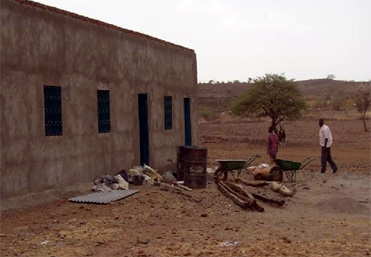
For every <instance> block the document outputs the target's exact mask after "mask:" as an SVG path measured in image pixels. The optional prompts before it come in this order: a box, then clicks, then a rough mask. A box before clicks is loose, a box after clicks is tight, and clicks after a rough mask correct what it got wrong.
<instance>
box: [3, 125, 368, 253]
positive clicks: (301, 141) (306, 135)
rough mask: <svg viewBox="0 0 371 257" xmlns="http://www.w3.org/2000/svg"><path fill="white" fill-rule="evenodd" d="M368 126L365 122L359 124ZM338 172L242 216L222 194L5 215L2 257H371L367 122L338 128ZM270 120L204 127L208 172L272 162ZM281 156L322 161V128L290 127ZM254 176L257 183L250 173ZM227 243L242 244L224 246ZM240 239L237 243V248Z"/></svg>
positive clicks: (145, 195) (159, 196)
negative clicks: (236, 163)
mask: <svg viewBox="0 0 371 257" xmlns="http://www.w3.org/2000/svg"><path fill="white" fill-rule="evenodd" d="M357 122H358V123H359V124H358V123H357ZM328 124H329V125H330V128H331V129H332V131H333V134H334V138H335V143H334V146H333V157H334V159H335V161H336V162H337V163H338V166H339V173H338V174H335V175H334V174H332V173H331V171H330V170H328V172H327V173H326V174H320V173H319V162H318V161H316V162H315V163H313V164H312V165H311V166H310V168H308V169H305V170H304V171H300V173H299V174H298V178H297V184H296V188H297V194H296V195H295V196H294V197H292V198H290V199H288V201H287V204H285V205H284V206H283V207H279V208H278V207H274V206H270V205H267V204H264V203H262V206H263V207H264V208H265V212H263V213H260V212H257V211H251V210H243V209H241V208H240V207H238V206H236V205H235V204H234V203H232V202H231V201H230V200H229V199H227V198H225V197H224V196H223V195H221V194H220V193H219V191H218V190H217V189H216V186H215V184H214V182H213V181H212V179H211V178H210V179H209V181H208V186H207V189H202V190H194V191H192V192H191V194H192V195H193V196H194V197H195V198H197V199H201V200H202V201H201V202H200V203H197V202H194V201H192V200H190V199H188V198H187V197H184V196H181V195H177V194H174V193H171V192H167V191H161V190H159V189H158V188H156V187H151V186H142V187H139V189H140V190H141V192H140V193H138V194H136V195H134V196H132V197H129V198H127V199H125V200H122V201H117V202H114V203H113V204H110V205H105V206H102V205H86V204H76V203H69V202H67V201H66V200H59V201H56V202H54V203H51V204H47V205H44V206H40V207H37V208H33V209H29V210H25V211H13V212H9V213H6V214H4V215H3V216H2V218H1V237H0V240H1V241H0V242H1V256H367V255H370V254H371V224H370V217H371V214H370V207H371V196H370V194H371V187H370V170H371V161H370V142H371V141H370V133H364V132H362V128H361V124H360V121H329V122H328ZM267 126H268V124H267V123H266V122H246V121H241V120H239V121H231V122H223V123H219V122H213V123H205V124H201V126H200V128H201V143H202V145H204V146H207V147H208V149H209V167H215V166H216V162H215V159H218V158H248V157H249V156H251V155H253V154H262V156H263V157H262V158H261V159H260V160H258V161H256V162H255V164H258V163H260V162H267V161H268V158H267V157H266V154H265V137H266V128H267ZM285 128H286V132H287V135H288V143H287V145H286V146H285V147H281V148H280V151H279V156H278V157H279V158H282V159H289V160H298V161H300V160H302V159H303V158H305V157H314V158H317V159H318V157H319V147H318V142H317V141H318V138H317V137H318V125H317V122H316V121H313V120H308V121H299V122H295V123H292V124H287V125H286V126H285ZM245 178H246V179H250V178H251V176H250V175H248V174H245ZM223 242H233V243H232V244H236V245H231V246H222V245H221V244H222V243H223ZM236 242H237V243H236Z"/></svg>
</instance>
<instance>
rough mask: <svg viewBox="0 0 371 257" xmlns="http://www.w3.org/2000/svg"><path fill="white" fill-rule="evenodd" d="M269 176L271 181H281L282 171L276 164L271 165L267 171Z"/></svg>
mask: <svg viewBox="0 0 371 257" xmlns="http://www.w3.org/2000/svg"><path fill="white" fill-rule="evenodd" d="M269 178H270V180H271V181H282V179H283V172H282V170H281V169H280V168H279V167H278V166H273V167H272V169H271V170H270V172H269Z"/></svg>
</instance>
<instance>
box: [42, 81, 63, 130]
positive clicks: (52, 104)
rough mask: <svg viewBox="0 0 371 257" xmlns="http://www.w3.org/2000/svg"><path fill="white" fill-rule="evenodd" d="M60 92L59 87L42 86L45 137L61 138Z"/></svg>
mask: <svg viewBox="0 0 371 257" xmlns="http://www.w3.org/2000/svg"><path fill="white" fill-rule="evenodd" d="M61 91H62V89H61V87H59V86H44V110H45V135H46V136H61V135H62V134H63V124H62V97H61Z"/></svg>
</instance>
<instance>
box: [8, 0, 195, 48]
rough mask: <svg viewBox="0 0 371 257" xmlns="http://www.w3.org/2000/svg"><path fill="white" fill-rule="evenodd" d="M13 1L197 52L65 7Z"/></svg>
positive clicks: (28, 0)
mask: <svg viewBox="0 0 371 257" xmlns="http://www.w3.org/2000/svg"><path fill="white" fill-rule="evenodd" d="M12 1H14V2H17V3H20V4H25V5H28V6H32V7H36V8H39V9H43V10H47V11H49V12H52V13H57V14H61V15H64V16H68V17H71V18H74V19H78V20H82V21H85V22H89V23H91V24H95V25H98V26H102V27H106V28H109V29H115V30H118V31H121V32H124V33H127V34H130V35H133V36H136V37H140V38H145V39H149V40H151V41H155V42H157V43H161V44H164V45H168V46H172V47H175V48H179V49H183V50H187V51H189V52H192V53H195V51H194V50H193V49H190V48H187V47H184V46H181V45H177V44H174V43H171V42H168V41H165V40H163V39H159V38H155V37H152V36H149V35H146V34H143V33H140V32H136V31H133V30H129V29H124V28H121V27H119V26H116V25H113V24H110V23H106V22H103V21H100V20H96V19H93V18H89V17H86V16H83V15H80V14H77V13H73V12H69V11H66V10H63V9H59V8H57V7H53V6H49V5H44V4H41V3H38V2H34V1H30V0H12Z"/></svg>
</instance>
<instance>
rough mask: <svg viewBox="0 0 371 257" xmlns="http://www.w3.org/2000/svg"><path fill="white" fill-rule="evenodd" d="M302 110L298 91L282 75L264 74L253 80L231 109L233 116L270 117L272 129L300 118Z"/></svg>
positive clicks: (303, 103) (300, 96)
mask: <svg viewBox="0 0 371 257" xmlns="http://www.w3.org/2000/svg"><path fill="white" fill-rule="evenodd" d="M304 109H305V102H304V100H303V98H302V95H301V93H300V91H299V89H298V88H297V86H296V85H295V83H294V82H293V81H292V80H287V79H286V77H285V76H284V75H283V74H281V75H278V74H266V75H265V76H264V77H258V78H256V79H254V84H252V85H251V86H250V87H249V89H248V90H247V91H246V92H244V93H242V94H241V95H240V96H239V97H238V98H237V99H236V100H235V101H234V102H233V103H232V107H231V111H232V113H233V114H235V115H239V116H243V115H246V116H256V117H270V118H271V120H272V122H271V125H272V126H273V127H276V126H277V124H279V123H280V122H281V121H283V120H285V119H286V120H295V119H298V118H300V116H301V111H302V110H304Z"/></svg>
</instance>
